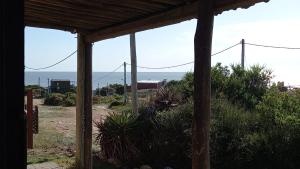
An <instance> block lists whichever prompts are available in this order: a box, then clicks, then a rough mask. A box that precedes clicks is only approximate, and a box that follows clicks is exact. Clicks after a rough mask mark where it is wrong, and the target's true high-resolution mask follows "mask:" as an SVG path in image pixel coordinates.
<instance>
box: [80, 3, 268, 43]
mask: <svg viewBox="0 0 300 169" xmlns="http://www.w3.org/2000/svg"><path fill="white" fill-rule="evenodd" d="M233 1H234V2H235V3H234V5H232V4H233V3H232V2H233ZM267 1H268V0H249V1H245V0H231V3H229V4H230V5H228V4H227V3H226V4H224V3H216V4H215V6H214V8H215V11H216V14H219V13H220V12H222V9H223V10H230V9H236V8H248V7H249V6H251V5H254V4H255V3H258V2H267ZM247 2H248V3H247ZM198 3H199V1H196V2H193V3H190V4H188V5H185V6H181V7H178V8H176V9H172V10H169V11H166V12H162V13H158V14H156V15H151V16H149V17H143V18H140V19H136V20H129V21H127V22H124V23H121V24H118V25H112V26H109V27H106V28H102V29H100V30H98V31H94V32H93V33H91V34H89V35H87V36H86V41H88V42H96V41H99V40H104V39H108V38H114V37H117V36H121V35H126V34H129V33H133V32H138V31H143V30H148V29H153V28H157V27H161V26H166V25H170V24H175V23H179V22H182V21H185V20H188V19H193V18H196V14H197V10H198V9H197V6H198ZM225 5H227V6H225Z"/></svg>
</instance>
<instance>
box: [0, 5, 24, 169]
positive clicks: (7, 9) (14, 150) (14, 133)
mask: <svg viewBox="0 0 300 169" xmlns="http://www.w3.org/2000/svg"><path fill="white" fill-rule="evenodd" d="M0 11H1V12H0V13H1V14H0V21H1V24H0V39H1V40H0V67H1V68H0V93H1V94H0V100H1V101H0V114H1V117H0V133H1V136H0V154H1V158H0V168H1V169H26V153H27V151H26V133H27V132H26V126H25V118H24V117H25V116H24V20H23V18H24V16H23V15H24V2H23V1H20V0H1V1H0Z"/></svg>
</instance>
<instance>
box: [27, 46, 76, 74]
mask: <svg viewBox="0 0 300 169" xmlns="http://www.w3.org/2000/svg"><path fill="white" fill-rule="evenodd" d="M76 52H77V50H75V51H74V52H72V53H71V54H69V55H68V56H67V57H65V58H63V59H62V60H60V61H58V62H56V63H54V64H52V65H50V66H46V67H40V68H32V67H28V66H25V68H27V69H31V70H43V69H48V68H51V67H53V66H56V65H58V64H60V63H61V62H63V61H65V60H67V59H68V58H70V57H71V56H73V55H74V54H75V53H76Z"/></svg>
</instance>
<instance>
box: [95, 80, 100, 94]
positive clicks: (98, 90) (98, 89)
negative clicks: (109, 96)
mask: <svg viewBox="0 0 300 169" xmlns="http://www.w3.org/2000/svg"><path fill="white" fill-rule="evenodd" d="M96 92H98V96H100V87H99V83H98V88H97V90H96Z"/></svg>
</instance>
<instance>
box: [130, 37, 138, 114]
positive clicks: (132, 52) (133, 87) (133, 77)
mask: <svg viewBox="0 0 300 169" xmlns="http://www.w3.org/2000/svg"><path fill="white" fill-rule="evenodd" d="M130 55H131V93H132V109H133V112H134V113H138V97H137V67H136V66H137V65H136V47H135V34H134V33H132V34H130Z"/></svg>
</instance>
